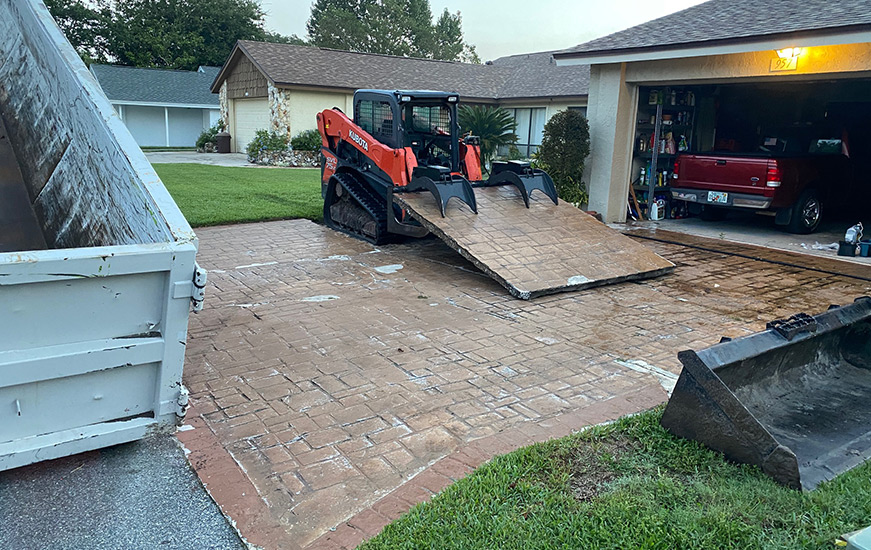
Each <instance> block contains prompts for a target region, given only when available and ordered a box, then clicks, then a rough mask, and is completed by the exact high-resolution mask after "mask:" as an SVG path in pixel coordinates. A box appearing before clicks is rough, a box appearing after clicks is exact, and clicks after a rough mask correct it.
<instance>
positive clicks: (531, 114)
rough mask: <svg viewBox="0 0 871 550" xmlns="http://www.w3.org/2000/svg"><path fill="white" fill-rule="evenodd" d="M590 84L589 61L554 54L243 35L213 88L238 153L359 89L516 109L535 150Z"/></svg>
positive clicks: (526, 145) (526, 148)
mask: <svg viewBox="0 0 871 550" xmlns="http://www.w3.org/2000/svg"><path fill="white" fill-rule="evenodd" d="M588 83H589V70H588V68H587V67H584V66H572V67H558V66H557V65H556V63H554V61H553V58H552V56H551V52H542V53H535V54H525V55H519V56H511V57H504V58H501V59H497V60H495V61H493V62H489V63H487V64H482V65H479V64H470V63H458V62H450V61H436V60H431V59H416V58H409V57H396V56H389V55H379V54H368V53H356V52H348V51H340V50H330V49H325V48H313V47H307V46H295V45H289V44H269V43H263V42H250V41H240V42H238V43H237V44H236V46H235V48H234V49H233V52H232V53H231V54H230V56H229V58H228V59H227V62H226V63H225V64H224V66H223V67H222V68H221V70H220V72H219V73H218V76H217V78H216V79H215V81H214V83H213V84H212V91H213V92H214V93H217V94H219V97H220V104H221V116H222V118H223V119H224V120H226V121H227V122H228V126H229V129H228V131H229V132H230V135H231V136H232V139H231V147H232V150H233V151H239V152H242V151H244V150H245V147H246V146H247V144H248V142H249V141H250V140H251V139H252V138H253V137H254V133H255V132H256V131H257V130H260V129H266V130H272V131H275V132H278V133H282V134H285V135H288V136H290V137H292V136H295V135H297V134H298V133H300V132H302V131H304V130H312V129H316V128H317V122H316V115H317V113H318V112H320V111H322V110H324V109H329V108H332V107H339V108H341V109H342V110H344V111H345V112H348V113H350V112H352V111H353V105H352V98H353V94H354V90H357V89H360V88H377V89H391V90H399V89H419V90H444V91H454V92H458V93H459V94H460V96H461V99H462V101H463V102H464V103H467V104H468V103H474V104H486V105H501V106H503V107H505V108H508V109H511V110H512V111H513V113H514V115H515V117H516V119H517V122H518V128H517V133H518V135H519V136H520V141H519V142H518V145H519V147H520V148H521V149H522V153H524V154H530V153H531V152H532V151H534V150H535V147H536V146H537V145H539V144H540V143H541V134H542V130H543V128H544V124H545V122H546V121H547V120H548V119H549V118H550V117H551V116H553V114H554V113H556V112H557V111H560V110H564V109H569V108H576V109H585V108H586V105H587V87H588Z"/></svg>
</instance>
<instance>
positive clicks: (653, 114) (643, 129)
mask: <svg viewBox="0 0 871 550" xmlns="http://www.w3.org/2000/svg"><path fill="white" fill-rule="evenodd" d="M694 98H695V96H694V94H693V92H692V91H691V90H688V89H682V88H669V87H663V88H641V90H640V94H639V105H638V111H637V116H636V126H635V141H634V143H635V148H634V153H633V174H636V176H635V177H634V178H633V181H632V187H633V190H634V191H635V194H636V196H637V198H638V203H639V207H640V210H642V212H639V214H640V215H643V216H645V217H648V218H649V214H650V207H649V203H650V197H653V198H654V200H656V199H660V198H661V199H664V201H665V205H666V207H665V213H666V217H670V216H671V205H670V203H671V201H670V197H669V189H670V187H669V177H670V175H671V171H672V166H673V165H674V160H675V158H676V157H677V154H678V153H679V152H682V151H678V148H679V145H680V143H681V138H683V139H684V141H685V143H686V145H687V149H686V150H692V143H693V129H694V125H695V99H694ZM669 132H670V133H671V134H672V136H671V138H672V140H673V148H670V147H667V145H666V143H667V139H666V138H665V136H667V135H668V133H669ZM642 171H643V173H644V174H645V178H644V179H643V178H642V176H641V174H642Z"/></svg>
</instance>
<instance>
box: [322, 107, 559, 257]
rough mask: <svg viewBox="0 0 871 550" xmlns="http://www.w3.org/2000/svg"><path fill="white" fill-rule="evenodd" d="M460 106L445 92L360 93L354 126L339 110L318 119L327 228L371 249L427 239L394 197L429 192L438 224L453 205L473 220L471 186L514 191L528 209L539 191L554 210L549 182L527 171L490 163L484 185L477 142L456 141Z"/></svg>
mask: <svg viewBox="0 0 871 550" xmlns="http://www.w3.org/2000/svg"><path fill="white" fill-rule="evenodd" d="M458 103H459V96H458V95H457V94H451V93H445V92H431V91H394V92H390V91H385V90H359V91H357V93H355V94H354V120H353V121H352V120H351V119H349V118H348V117H347V116H346V115H345V114H344V113H342V112H341V111H340V110H339V109H329V110H326V111H323V112H322V113H319V114H318V129H319V130H320V133H321V136H322V138H323V149H322V153H323V162H324V164H323V172H322V179H321V186H322V188H321V192H322V194H323V197H324V221H325V222H326V224H327V225H328V226H330V227H332V228H333V229H337V230H339V231H343V232H345V233H349V234H351V235H353V236H356V237H359V238H362V239H364V240H367V241H370V242H372V243H374V244H381V243H383V242H385V241H386V240H387V239H388V236H389V235H391V234H398V235H406V236H418V237H419V236H422V235H425V234H426V233H427V231H426V230H425V229H423V228H422V227H421V226H420V224H418V223H414V222H412V223H409V222H408V221H407V220H406V218H407V215H406V214H405V213H404V212H402V209H401V208H399V207H398V205H396V204H394V202H393V197H392V194H393V193H396V192H414V191H429V192H431V193H432V194H433V196H434V197H435V200H436V202H437V203H438V206H439V209H440V212H441V215H442V217H444V216H445V209H446V207H447V204H448V201H449V200H450V199H451V198H452V197H456V198H457V199H459V200H460V201H462V202H463V203H465V204H466V205H467V206H468V207H469V208H470V209H471V210H472V211H473V212H475V213H476V214H477V212H478V207H477V203H476V201H475V192H474V191H473V187H475V186H492V185H514V186H515V187H517V189H518V191H519V192H520V195H521V197H522V198H523V199H524V201H525V202H526V206H527V207H528V206H529V194H530V193H531V192H532V191H533V190H535V189H540V190H541V191H542V192H544V193H545V194H546V195H547V196H548V197H550V199H551V200H552V201H553V203H554V204H557V193H556V188H555V187H554V184H553V180H551V178H550V176H548V175H547V174H546V173H545V172H543V171H541V170H535V169H533V168H531V167H530V165H529V163H525V162H495V163H493V168H492V175H491V177H490V178H489V179H488V180H487V181H482V170H481V149H480V145H479V140H478V138H477V137H475V136H466V137H463V138H462V139H460V126H459V124H458V123H457V104H458Z"/></svg>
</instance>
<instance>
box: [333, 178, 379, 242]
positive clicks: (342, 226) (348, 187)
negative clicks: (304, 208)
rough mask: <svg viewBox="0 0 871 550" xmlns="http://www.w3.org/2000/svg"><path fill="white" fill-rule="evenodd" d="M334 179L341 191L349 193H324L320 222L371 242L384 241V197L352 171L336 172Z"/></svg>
mask: <svg viewBox="0 0 871 550" xmlns="http://www.w3.org/2000/svg"><path fill="white" fill-rule="evenodd" d="M334 179H335V181H336V185H341V187H342V192H343V193H344V192H347V194H348V195H350V196H349V197H344V196H343V197H342V198H338V196H337V195H338V194H337V193H336V191H333V192H332V193H328V194H327V201H326V202H325V203H324V222H325V223H326V224H327V226H328V227H331V228H333V229H336V230H338V231H341V232H342V233H345V234H347V235H350V236H352V237H356V238H358V239H362V240H364V241H367V242H370V243H372V244H374V245H381V244H384V243H386V242H387V241H388V237H389V236H388V233H387V215H388V212H387V205H386V202H385V199H383V198H382V197H380V196H379V195H378V194H377V193H375V192H374V191H372V190H371V189H370V188H369V186H368V185H366V184H365V183H364V182H362V181H361V179H360V178H359V177H356V176H354V175H353V174H350V173H347V172H345V173H339V174H336V175H335V176H334ZM350 199H353V200H350ZM337 208H338V209H339V210H336V209H337ZM355 209H356V210H355ZM340 211H341V212H340ZM336 214H339V215H336ZM337 218H338V219H337ZM347 221H353V222H355V223H353V224H350V223H346V222H347Z"/></svg>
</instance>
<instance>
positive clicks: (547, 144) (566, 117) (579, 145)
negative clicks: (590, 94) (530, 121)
mask: <svg viewBox="0 0 871 550" xmlns="http://www.w3.org/2000/svg"><path fill="white" fill-rule="evenodd" d="M589 154H590V127H589V125H588V124H587V119H586V118H585V117H584V115H582V114H581V113H579V112H578V111H572V110H566V111H560V112H558V113H557V114H555V115H553V116H552V117H551V119H550V120H548V121H547V124H545V125H544V137H543V138H542V140H541V145H540V146H539V148H538V151H537V152H536V154H535V155H534V158H535V160H536V163H537V165H538V166H539V167H540V168H541V169H542V170H544V171H545V172H547V173H548V174H550V177H551V178H553V182H554V184H555V185H556V189H557V194H559V196H560V198H561V199H563V200H564V201H567V202H571V203H574V204H580V203H585V202H587V198H588V195H587V186H586V184H585V183H584V182H583V180H582V178H583V174H584V161H585V160H586V158H587V155H589Z"/></svg>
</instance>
